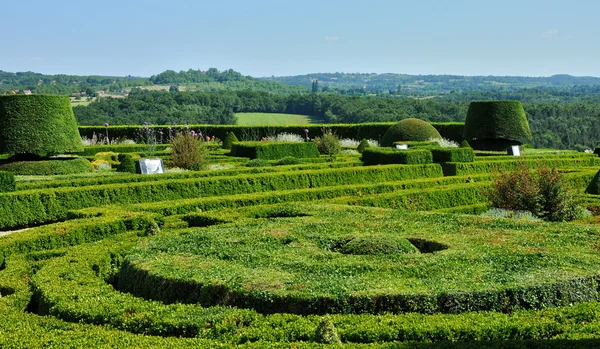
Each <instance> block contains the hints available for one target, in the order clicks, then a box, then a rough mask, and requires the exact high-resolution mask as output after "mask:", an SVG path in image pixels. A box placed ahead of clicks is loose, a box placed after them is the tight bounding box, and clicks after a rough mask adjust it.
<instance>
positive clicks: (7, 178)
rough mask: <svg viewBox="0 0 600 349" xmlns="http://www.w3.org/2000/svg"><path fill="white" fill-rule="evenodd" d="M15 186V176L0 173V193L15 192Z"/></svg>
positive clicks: (4, 172)
mask: <svg viewBox="0 0 600 349" xmlns="http://www.w3.org/2000/svg"><path fill="white" fill-rule="evenodd" d="M15 189H17V184H16V182H15V174H14V173H12V172H6V171H0V193H4V192H9V191H15Z"/></svg>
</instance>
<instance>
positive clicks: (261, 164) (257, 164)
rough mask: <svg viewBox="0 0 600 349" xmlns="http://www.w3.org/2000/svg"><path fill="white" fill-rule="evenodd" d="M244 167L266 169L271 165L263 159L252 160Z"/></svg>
mask: <svg viewBox="0 0 600 349" xmlns="http://www.w3.org/2000/svg"><path fill="white" fill-rule="evenodd" d="M244 166H246V167H266V166H271V164H270V163H269V162H268V161H267V160H265V159H252V160H250V161H248V162H247V163H246V165H244Z"/></svg>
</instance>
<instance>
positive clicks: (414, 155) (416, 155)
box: [361, 148, 433, 165]
mask: <svg viewBox="0 0 600 349" xmlns="http://www.w3.org/2000/svg"><path fill="white" fill-rule="evenodd" d="M361 160H362V161H363V163H364V164H365V165H380V164H408V165H416V164H429V163H431V162H433V157H432V155H431V151H430V150H429V149H422V148H417V149H408V150H398V149H394V148H368V149H365V150H364V151H363V153H362V157H361Z"/></svg>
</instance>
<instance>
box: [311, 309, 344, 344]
mask: <svg viewBox="0 0 600 349" xmlns="http://www.w3.org/2000/svg"><path fill="white" fill-rule="evenodd" d="M315 341H316V342H317V343H321V344H342V341H341V340H340V336H339V335H338V333H337V329H336V328H335V325H334V324H333V320H331V317H330V316H327V315H326V316H323V318H321V322H319V326H317V330H316V331H315Z"/></svg>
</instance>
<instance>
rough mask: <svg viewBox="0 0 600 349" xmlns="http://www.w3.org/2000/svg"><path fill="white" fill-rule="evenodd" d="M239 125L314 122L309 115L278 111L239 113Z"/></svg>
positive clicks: (302, 123) (237, 115) (303, 123)
mask: <svg viewBox="0 0 600 349" xmlns="http://www.w3.org/2000/svg"><path fill="white" fill-rule="evenodd" d="M235 116H236V117H237V121H238V122H237V123H238V125H305V124H310V123H312V122H314V121H315V120H313V119H311V117H310V116H307V115H298V114H276V113H237V114H235Z"/></svg>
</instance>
